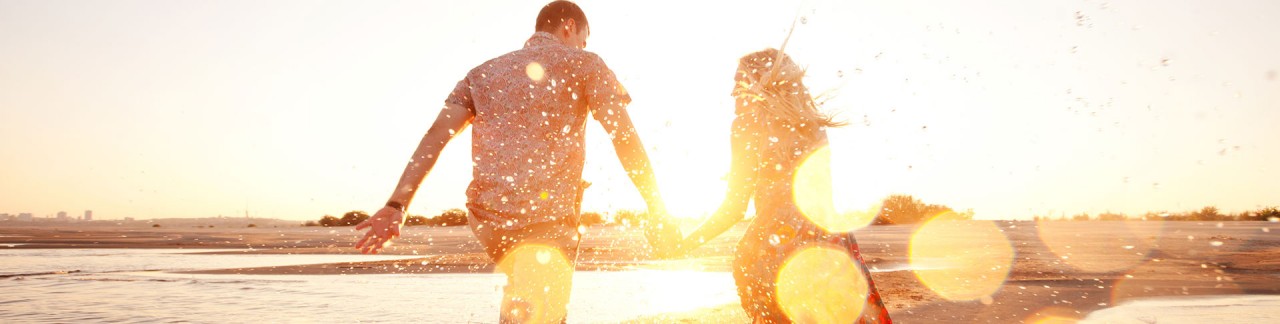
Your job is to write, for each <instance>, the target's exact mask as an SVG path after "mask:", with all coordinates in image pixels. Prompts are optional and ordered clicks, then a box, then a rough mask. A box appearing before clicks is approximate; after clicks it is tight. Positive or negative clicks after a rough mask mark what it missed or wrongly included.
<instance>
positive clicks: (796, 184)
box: [791, 146, 880, 233]
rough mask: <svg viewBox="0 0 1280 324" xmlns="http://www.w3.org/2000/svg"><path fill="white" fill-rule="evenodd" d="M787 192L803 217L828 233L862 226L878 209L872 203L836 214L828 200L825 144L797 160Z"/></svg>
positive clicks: (828, 158) (828, 160)
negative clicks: (801, 159)
mask: <svg viewBox="0 0 1280 324" xmlns="http://www.w3.org/2000/svg"><path fill="white" fill-rule="evenodd" d="M791 193H792V196H793V197H794V198H795V202H796V205H797V206H798V207H799V208H800V212H801V213H803V214H804V216H805V217H806V218H809V220H811V221H813V223H814V224H817V225H818V226H820V227H822V228H823V229H825V230H827V231H828V232H832V233H843V232H849V231H854V230H857V229H860V228H863V227H866V226H867V225H868V224H871V221H872V220H875V216H876V214H877V213H879V211H880V206H879V205H878V204H876V205H874V206H871V207H870V208H868V209H867V210H864V211H854V212H850V213H845V214H843V215H842V214H839V213H836V210H835V205H834V204H833V203H832V200H831V149H830V148H829V147H827V146H823V147H821V148H819V149H817V150H815V151H813V152H812V153H810V154H809V156H807V157H805V159H804V162H801V163H800V167H799V168H798V169H796V174H795V178H794V179H792V192H791Z"/></svg>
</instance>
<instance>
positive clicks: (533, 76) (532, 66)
mask: <svg viewBox="0 0 1280 324" xmlns="http://www.w3.org/2000/svg"><path fill="white" fill-rule="evenodd" d="M524 74H525V75H527V76H529V80H533V82H542V79H543V78H545V77H546V75H547V71H546V70H545V69H543V68H542V64H539V63H538V62H531V63H529V65H525V66H524Z"/></svg>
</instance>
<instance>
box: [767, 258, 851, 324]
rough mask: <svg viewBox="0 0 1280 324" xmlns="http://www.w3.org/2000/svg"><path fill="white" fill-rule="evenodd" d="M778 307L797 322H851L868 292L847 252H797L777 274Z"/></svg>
mask: <svg viewBox="0 0 1280 324" xmlns="http://www.w3.org/2000/svg"><path fill="white" fill-rule="evenodd" d="M776 287H777V288H776V289H777V296H778V305H779V306H781V307H782V311H783V312H784V313H786V314H787V317H789V318H791V320H792V321H795V322H798V323H852V322H854V320H857V319H858V317H859V316H861V315H862V309H863V308H864V307H865V306H866V303H867V296H868V293H869V289H868V288H867V287H868V285H867V280H866V278H864V277H863V276H862V269H859V268H858V265H857V264H856V263H854V262H853V259H852V258H851V257H850V256H849V253H847V252H845V251H843V250H840V249H836V248H832V247H826V246H812V247H807V248H804V249H802V250H799V251H797V252H796V253H795V254H793V255H791V256H790V257H789V258H788V259H787V262H786V263H784V264H783V265H782V269H781V270H779V271H778V281H777V286H776Z"/></svg>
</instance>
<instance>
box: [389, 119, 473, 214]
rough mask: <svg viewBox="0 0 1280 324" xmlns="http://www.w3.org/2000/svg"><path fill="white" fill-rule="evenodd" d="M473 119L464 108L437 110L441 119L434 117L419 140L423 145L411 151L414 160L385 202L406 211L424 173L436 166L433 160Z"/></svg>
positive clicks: (410, 162)
mask: <svg viewBox="0 0 1280 324" xmlns="http://www.w3.org/2000/svg"><path fill="white" fill-rule="evenodd" d="M473 117H474V114H472V113H471V110H469V109H467V108H465V107H461V106H457V105H453V104H447V105H445V107H444V109H441V110H440V115H439V116H436V121H435V123H434V124H432V125H431V128H430V129H428V130H427V133H426V134H425V135H423V136H422V141H421V142H418V149H417V150H414V151H413V156H412V157H410V158H409V162H408V164H407V165H405V167H404V173H402V174H401V175H400V182H399V183H397V184H396V190H395V191H393V192H392V193H391V198H389V199H388V200H387V201H394V202H398V203H400V204H402V205H404V206H405V207H408V206H409V203H410V202H411V200H413V195H414V193H416V192H418V186H419V185H421V184H422V179H424V178H426V177H427V173H430V172H431V168H432V167H434V166H435V165H436V159H437V158H439V157H440V151H442V150H444V146H445V144H448V143H449V140H451V139H453V137H454V136H456V135H458V133H461V132H462V130H463V129H465V128H466V127H467V126H468V125H471V119H472V118H473Z"/></svg>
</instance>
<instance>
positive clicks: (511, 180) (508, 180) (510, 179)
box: [506, 176, 516, 182]
mask: <svg viewBox="0 0 1280 324" xmlns="http://www.w3.org/2000/svg"><path fill="white" fill-rule="evenodd" d="M506 179H507V182H516V178H515V177H512V176H507V178H506Z"/></svg>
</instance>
